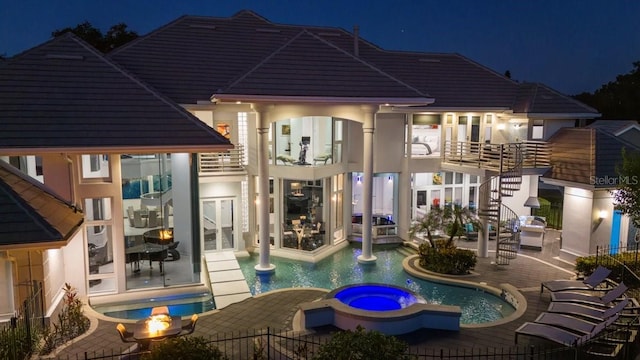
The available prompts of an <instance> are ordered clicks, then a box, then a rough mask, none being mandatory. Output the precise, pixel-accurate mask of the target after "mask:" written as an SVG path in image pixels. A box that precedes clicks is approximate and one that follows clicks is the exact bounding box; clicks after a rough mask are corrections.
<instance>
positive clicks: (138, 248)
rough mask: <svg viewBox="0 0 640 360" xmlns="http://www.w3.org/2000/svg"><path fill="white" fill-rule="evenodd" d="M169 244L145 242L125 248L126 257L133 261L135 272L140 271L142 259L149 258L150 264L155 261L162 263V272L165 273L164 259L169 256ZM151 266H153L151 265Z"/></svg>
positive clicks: (128, 261) (127, 260) (130, 261)
mask: <svg viewBox="0 0 640 360" xmlns="http://www.w3.org/2000/svg"><path fill="white" fill-rule="evenodd" d="M168 250H169V245H160V244H154V243H143V244H140V245H134V246H130V247H128V248H125V257H126V262H127V263H132V266H133V267H134V269H133V272H134V273H138V272H140V261H142V260H149V266H151V265H152V262H153V261H158V263H159V264H160V273H164V259H166V258H167V256H168ZM151 268H153V267H152V266H151Z"/></svg>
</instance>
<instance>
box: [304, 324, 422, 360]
mask: <svg viewBox="0 0 640 360" xmlns="http://www.w3.org/2000/svg"><path fill="white" fill-rule="evenodd" d="M407 349H408V345H407V344H406V343H405V342H403V341H401V340H398V339H397V338H395V337H393V336H387V335H384V334H382V333H381V332H378V331H366V330H365V329H364V328H363V327H361V326H358V327H357V328H356V330H355V331H351V330H346V331H340V332H337V333H334V334H333V336H332V337H331V340H329V342H328V343H325V344H323V345H322V346H320V348H319V349H318V353H317V355H316V356H314V357H313V359H314V360H343V359H344V360H347V359H376V360H398V359H400V360H406V359H410V357H409V356H408V355H406V354H405V353H406V352H407Z"/></svg>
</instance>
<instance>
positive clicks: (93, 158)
mask: <svg viewBox="0 0 640 360" xmlns="http://www.w3.org/2000/svg"><path fill="white" fill-rule="evenodd" d="M109 178H110V174H109V155H100V154H91V155H82V179H83V180H94V179H100V180H103V181H108V180H109Z"/></svg>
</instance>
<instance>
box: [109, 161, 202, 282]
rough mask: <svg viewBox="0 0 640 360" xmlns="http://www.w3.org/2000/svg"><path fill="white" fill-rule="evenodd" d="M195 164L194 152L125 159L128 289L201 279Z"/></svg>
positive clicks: (123, 168)
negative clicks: (193, 185) (197, 263)
mask: <svg viewBox="0 0 640 360" xmlns="http://www.w3.org/2000/svg"><path fill="white" fill-rule="evenodd" d="M190 166H192V165H191V161H190V157H189V155H188V154H155V155H139V154H131V155H123V156H122V157H121V173H122V196H123V199H122V205H123V213H124V227H123V228H124V234H123V235H124V239H125V241H124V247H125V249H124V250H125V251H124V253H125V261H124V262H123V263H124V264H125V265H124V266H125V267H124V269H122V270H123V271H125V273H126V281H127V286H126V287H127V289H138V288H146V287H163V286H169V285H178V284H188V283H193V282H196V281H198V280H199V278H198V277H199V275H198V273H197V272H196V271H195V269H196V268H197V267H196V266H194V261H197V260H194V259H195V258H196V256H197V255H198V254H199V251H200V247H199V238H200V237H199V234H194V233H193V230H192V222H193V217H194V216H198V213H197V210H195V209H194V206H193V204H192V203H191V198H192V196H191V180H190V178H191V169H190Z"/></svg>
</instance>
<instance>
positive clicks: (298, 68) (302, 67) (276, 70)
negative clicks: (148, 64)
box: [224, 30, 428, 99]
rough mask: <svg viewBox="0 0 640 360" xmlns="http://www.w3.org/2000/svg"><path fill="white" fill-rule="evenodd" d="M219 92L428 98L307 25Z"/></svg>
mask: <svg viewBox="0 0 640 360" xmlns="http://www.w3.org/2000/svg"><path fill="white" fill-rule="evenodd" d="M273 79H278V80H279V81H273ZM373 84H375V86H372V85H373ZM224 92H225V93H231V94H250V95H272V96H311V97H357V98H416V99H424V98H427V97H428V95H427V94H423V93H421V92H420V91H419V90H417V89H415V88H412V87H410V86H409V85H407V84H404V83H402V82H400V81H399V80H397V79H395V78H393V77H392V76H390V75H388V74H386V73H384V72H383V71H381V70H379V69H377V68H375V67H374V66H372V65H371V64H368V63H366V62H364V61H362V60H361V59H359V58H358V57H355V56H353V54H351V53H349V52H346V51H344V50H342V49H340V48H338V47H336V46H334V45H333V44H331V43H330V42H327V41H325V40H323V39H321V38H319V37H317V36H315V35H313V34H312V33H310V32H308V31H306V30H302V31H301V32H300V33H298V34H297V35H295V36H294V37H293V38H292V39H291V40H289V41H288V42H286V43H285V44H284V45H283V46H282V47H281V48H279V49H277V50H276V51H274V52H273V53H271V54H270V55H269V56H268V57H267V58H265V59H264V60H262V61H261V62H260V63H259V64H257V65H256V66H255V67H254V68H253V69H251V70H250V71H248V72H246V73H245V74H243V75H242V76H241V77H240V78H239V79H237V80H236V81H234V82H233V83H231V84H230V85H229V86H228V87H226V88H225V89H224Z"/></svg>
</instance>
